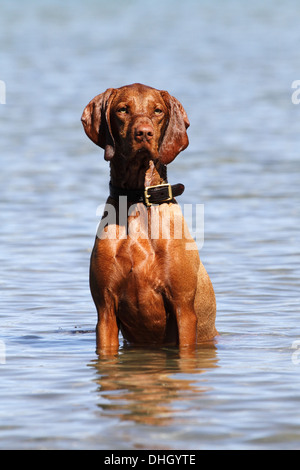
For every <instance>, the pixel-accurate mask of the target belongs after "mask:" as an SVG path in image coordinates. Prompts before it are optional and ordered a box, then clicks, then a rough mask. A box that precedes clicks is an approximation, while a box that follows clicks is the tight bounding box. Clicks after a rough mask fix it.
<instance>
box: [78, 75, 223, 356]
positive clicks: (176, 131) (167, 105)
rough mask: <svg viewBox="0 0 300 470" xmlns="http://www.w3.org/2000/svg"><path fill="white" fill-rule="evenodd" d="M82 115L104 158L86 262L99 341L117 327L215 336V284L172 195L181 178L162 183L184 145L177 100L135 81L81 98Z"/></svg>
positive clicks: (169, 338) (178, 336) (110, 343)
mask: <svg viewBox="0 0 300 470" xmlns="http://www.w3.org/2000/svg"><path fill="white" fill-rule="evenodd" d="M82 123H83V126H84V129H85V132H86V134H87V135H88V137H89V138H90V139H91V140H92V141H93V142H94V143H95V144H97V145H99V146H100V147H102V148H103V149H104V150H105V153H104V158H105V159H106V160H108V161H110V167H111V182H110V196H109V198H108V200H107V202H106V209H105V212H104V215H103V218H102V221H101V223H100V227H99V229H98V233H97V237H96V240H95V245H94V249H93V252H92V255H91V265H90V287H91V293H92V297H93V299H94V302H95V305H96V308H97V312H98V323H97V329H96V332H97V351H98V352H99V351H105V350H109V351H114V352H115V351H117V349H118V345H119V340H118V336H119V329H120V330H121V332H122V334H123V337H124V338H125V339H127V340H128V341H130V342H133V343H138V344H178V345H179V347H180V348H182V347H185V346H194V345H195V344H196V342H202V341H207V340H211V339H213V338H214V336H216V335H217V331H216V329H215V316H216V302H215V295H214V290H213V287H212V284H211V281H210V279H209V277H208V274H207V272H206V270H205V268H204V266H203V265H202V263H201V261H200V258H199V253H198V249H197V245H196V243H195V241H194V240H193V239H192V237H191V235H190V233H189V231H188V229H187V226H186V223H185V221H184V218H183V216H182V213H181V210H180V207H179V206H178V204H177V203H176V201H175V199H174V196H178V195H180V194H181V193H182V192H183V190H184V186H183V185H181V184H177V185H174V186H171V185H168V184H167V173H166V165H167V164H168V163H170V162H171V161H172V160H174V158H175V157H176V156H177V155H178V153H179V152H181V151H182V150H184V149H185V148H186V147H187V146H188V137H187V133H186V129H187V128H188V126H189V121H188V118H187V115H186V112H185V111H184V109H183V107H182V105H181V104H180V103H179V101H178V100H177V99H176V98H174V97H172V96H170V95H169V93H168V92H166V91H159V90H156V89H154V88H150V87H148V86H145V85H141V84H133V85H129V86H124V87H121V88H118V89H113V88H110V89H108V90H106V91H105V92H104V93H102V94H100V95H98V96H96V97H95V98H94V99H93V100H92V101H91V102H90V103H89V104H88V105H87V106H86V108H85V110H84V112H83V115H82ZM125 197H126V199H125ZM124 200H125V203H123V201H124ZM124 204H125V205H124ZM121 206H122V208H121ZM124 214H125V216H124ZM178 234H179V236H178Z"/></svg>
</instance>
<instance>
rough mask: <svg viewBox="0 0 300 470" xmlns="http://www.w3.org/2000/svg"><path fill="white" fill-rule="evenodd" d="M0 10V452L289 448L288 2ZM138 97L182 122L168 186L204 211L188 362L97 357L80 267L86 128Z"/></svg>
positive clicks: (294, 252) (295, 393) (296, 124)
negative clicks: (200, 316) (118, 95)
mask: <svg viewBox="0 0 300 470" xmlns="http://www.w3.org/2000/svg"><path fill="white" fill-rule="evenodd" d="M0 10H1V13H0V80H1V82H0V84H1V93H2V95H0V97H1V96H2V99H1V104H0V122H1V135H0V152H1V154H0V161H1V173H0V187H1V192H0V209H1V210H0V240H1V245H0V261H1V271H0V272H1V277H0V292H1V293H0V295H1V303H0V328H1V329H0V448H2V449H127V450H132V449H168V450H174V449H185V450H189V449H190V450H192V449H197V450H202V449H300V412H299V409H300V321H299V315H300V305H299V304H300V302H299V301H300V281H299V277H300V264H299V261H300V236H299V216H300V197H299V196H300V194H299V183H300V162H299V151H300V132H299V131H300V105H297V104H293V102H292V93H293V92H294V91H296V90H293V89H292V87H291V86H292V83H293V81H295V80H299V79H300V69H299V64H300V50H299V42H300V28H299V15H300V4H299V2H297V1H296V0H295V1H293V0H286V1H280V0H276V1H274V0H272V1H271V0H264V1H263V2H261V1H259V0H253V1H252V2H246V1H242V0H239V1H238V0H226V1H221V0H214V1H208V0H207V1H205V0H200V1H199V0H197V1H196V0H195V1H193V0H186V1H185V2H182V1H179V0H172V1H171V0H161V1H156V0H151V2H150V1H148V0H128V1H126V2H124V1H117V0H111V1H110V2H107V1H101V0H100V1H96V0H94V1H93V0H86V1H84V2H83V1H82V2H80V1H79V0H72V1H71V0H66V1H64V2H60V1H58V0H55V1H53V0H51V1H50V0H44V1H43V2H38V1H34V0H28V1H26V2H21V0H19V1H18V0H2V1H1V6H0ZM133 82H141V83H145V84H148V85H151V86H154V87H156V88H159V89H167V90H168V91H169V92H170V93H171V94H173V95H174V96H176V97H177V98H178V99H179V100H180V101H181V102H182V103H183V105H184V107H185V108H186V111H187V113H188V116H189V118H190V121H191V127H190V129H189V138H190V146H189V147H188V149H187V150H186V151H185V152H184V153H183V154H181V155H179V156H178V158H177V159H176V160H175V161H174V162H173V163H172V164H171V165H170V166H169V170H168V174H169V180H170V182H172V183H177V182H182V183H184V184H185V186H186V191H185V193H184V194H183V195H182V196H181V197H180V199H178V202H179V203H180V204H188V203H191V202H193V203H194V204H204V208H205V240H204V245H203V247H202V248H201V250H200V256H201V258H202V260H203V262H204V264H205V266H206V268H207V270H208V272H209V274H210V276H211V279H212V281H213V285H214V288H215V291H216V297H217V305H218V314H217V328H218V330H219V332H220V337H219V339H218V341H217V343H216V345H215V347H214V348H204V347H199V348H198V349H197V352H196V354H195V356H194V357H190V358H188V357H181V356H180V355H179V353H178V350H177V349H176V348H163V349H151V348H149V349H147V350H145V349H137V348H130V347H128V346H126V344H124V343H123V342H122V341H121V346H120V351H119V354H118V356H116V357H114V358H107V359H101V358H98V356H97V355H96V353H95V333H94V328H95V323H96V311H95V308H94V305H93V302H92V299H91V296H90V292H89V286H88V269H89V257H90V252H91V249H92V246H93V242H94V234H95V232H96V227H97V223H98V217H97V216H96V211H97V207H98V206H99V205H101V204H103V203H104V201H105V199H106V196H107V191H108V179H109V168H108V164H107V163H106V162H105V161H104V160H103V152H102V151H100V150H99V149H97V147H96V146H95V145H93V144H92V143H91V142H90V141H89V140H88V139H87V137H86V136H85V134H84V132H83V129H82V126H81V123H80V117H81V113H82V110H83V108H84V107H85V105H86V104H87V103H88V101H89V100H90V99H91V98H93V97H94V96H95V95H96V94H98V93H101V92H103V91H104V90H105V89H106V88H109V87H119V86H122V85H124V84H128V83H133ZM4 84H5V85H6V89H4ZM4 97H5V102H6V104H3V102H4ZM298 353H299V354H298Z"/></svg>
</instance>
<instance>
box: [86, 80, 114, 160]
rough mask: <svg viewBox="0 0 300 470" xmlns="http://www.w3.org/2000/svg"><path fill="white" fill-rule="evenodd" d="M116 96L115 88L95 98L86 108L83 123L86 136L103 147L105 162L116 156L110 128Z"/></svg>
mask: <svg viewBox="0 0 300 470" xmlns="http://www.w3.org/2000/svg"><path fill="white" fill-rule="evenodd" d="M114 94H115V89H114V88H108V89H107V90H106V91H105V92H104V93H101V94H100V95H97V96H95V98H93V99H92V100H91V101H90V102H89V104H88V105H87V106H86V107H85V109H84V111H83V113H82V116H81V122H82V124H83V127H84V130H85V133H86V135H87V136H88V137H89V138H90V139H91V140H92V141H93V142H94V143H95V144H96V145H99V147H102V148H103V149H104V150H105V152H104V158H105V160H111V159H112V158H113V156H114V154H115V141H114V138H113V135H112V131H111V126H110V116H109V115H110V105H111V102H112V99H113V97H114Z"/></svg>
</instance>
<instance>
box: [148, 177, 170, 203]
mask: <svg viewBox="0 0 300 470" xmlns="http://www.w3.org/2000/svg"><path fill="white" fill-rule="evenodd" d="M151 189H155V193H156V192H157V191H160V193H161V194H160V197H159V203H161V202H169V201H172V199H173V191H172V186H171V185H170V184H169V183H164V184H157V185H155V186H147V187H146V188H145V190H144V198H145V204H146V206H147V207H150V206H152V204H155V202H154V203H153V202H150V201H149V199H150V197H151V196H153V193H152V194H151V191H150V194H149V190H151ZM166 189H167V191H165V190H166ZM161 196H162V197H161Z"/></svg>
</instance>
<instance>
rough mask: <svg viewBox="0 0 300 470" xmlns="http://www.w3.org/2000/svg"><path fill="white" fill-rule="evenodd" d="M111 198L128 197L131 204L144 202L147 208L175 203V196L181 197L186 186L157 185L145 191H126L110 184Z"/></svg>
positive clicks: (179, 184)
mask: <svg viewBox="0 0 300 470" xmlns="http://www.w3.org/2000/svg"><path fill="white" fill-rule="evenodd" d="M109 191H110V197H112V198H113V199H115V200H116V201H118V200H119V197H120V196H126V197H127V198H128V201H129V202H132V203H137V202H142V203H143V204H145V205H146V206H147V207H150V206H152V204H163V203H164V202H171V201H173V199H174V197H175V196H180V195H181V194H182V193H183V191H184V185H183V184H181V183H178V184H173V185H170V184H168V183H165V184H157V185H156V186H147V187H146V188H144V189H124V188H117V187H116V186H113V185H112V184H111V183H109Z"/></svg>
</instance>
